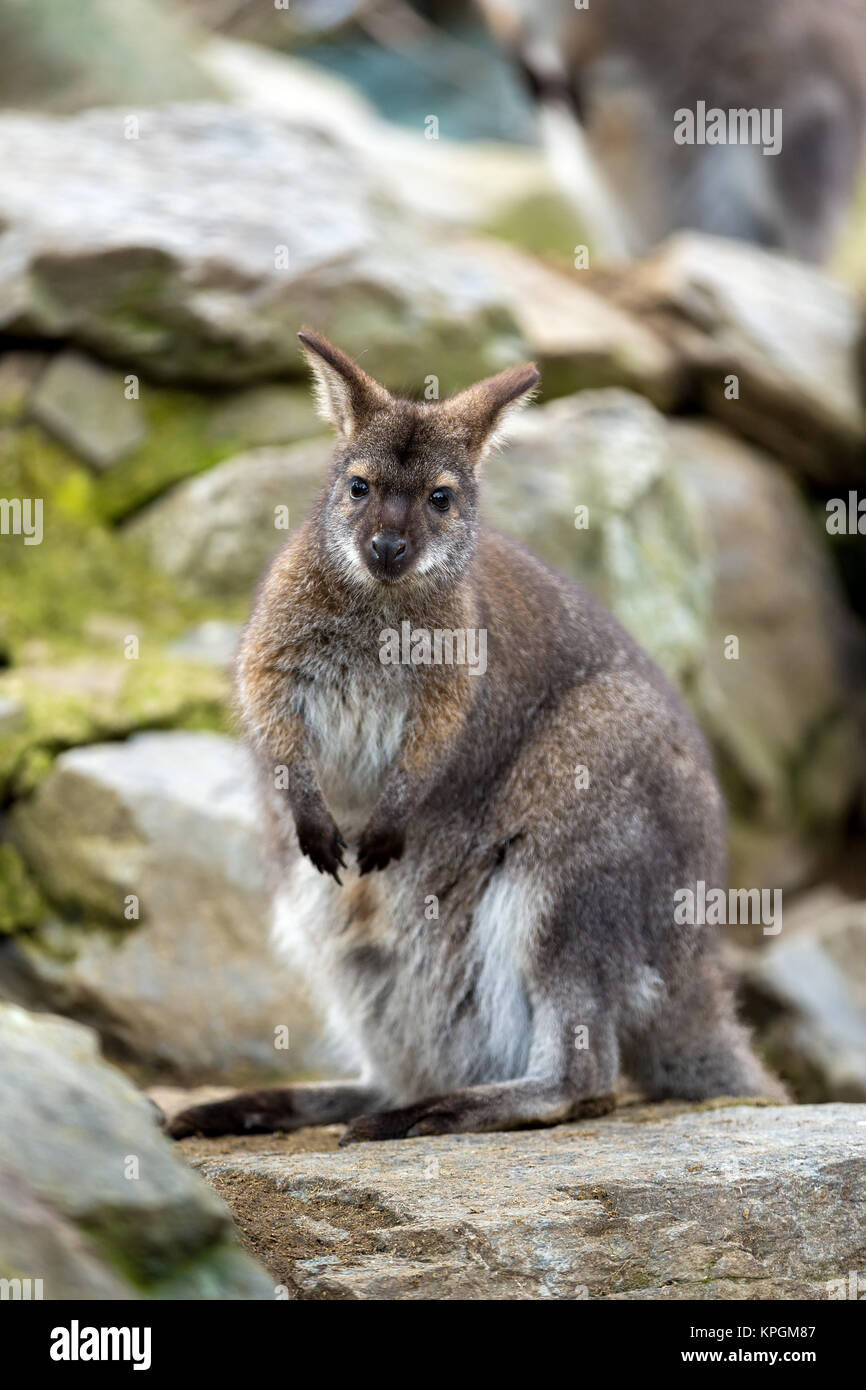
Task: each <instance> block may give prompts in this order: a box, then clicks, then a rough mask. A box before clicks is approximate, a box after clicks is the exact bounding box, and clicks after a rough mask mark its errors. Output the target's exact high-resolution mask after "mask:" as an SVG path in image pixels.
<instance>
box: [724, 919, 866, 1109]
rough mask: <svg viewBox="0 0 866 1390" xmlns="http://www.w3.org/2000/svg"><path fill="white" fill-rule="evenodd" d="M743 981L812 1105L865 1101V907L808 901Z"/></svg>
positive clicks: (788, 1072) (765, 1039)
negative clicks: (795, 921)
mask: <svg viewBox="0 0 866 1390" xmlns="http://www.w3.org/2000/svg"><path fill="white" fill-rule="evenodd" d="M798 918H799V921H800V923H801V925H800V926H799V928H797V927H795V928H794V929H793V930H791V929H789V927H788V925H787V924H786V927H785V930H784V931H783V932H782V933H781V935H780V936H779V937H777V938H775V939H774V940H773V941H772V942H770V943H769V945H768V946H767V948H766V950H764V951H762V952H761V954H760V955H759V956H757V957H756V958H753V959H749V961H748V964H747V965H746V966H745V970H744V979H745V984H746V987H747V989H748V990H749V991H750V993H751V994H752V996H758V999H759V1000H760V1006H761V1010H762V1011H763V1013H764V1015H765V1017H767V1022H766V1024H765V1026H764V1028H763V1029H762V1046H763V1048H764V1051H765V1052H766V1054H767V1056H768V1057H769V1058H770V1060H771V1061H772V1063H773V1065H775V1066H777V1067H778V1068H779V1069H780V1070H781V1071H782V1072H783V1073H784V1075H785V1076H786V1078H788V1079H789V1080H790V1081H791V1082H792V1083H793V1084H794V1085H795V1086H796V1087H797V1092H798V1094H799V1095H800V1096H802V1097H803V1098H805V1099H807V1100H815V1101H826V1100H850V1101H861V1102H863V1101H866V903H862V902H850V901H848V902H846V901H839V902H836V903H830V904H828V903H827V902H826V901H822V899H821V898H820V897H816V895H809V897H807V898H806V899H805V900H804V902H803V905H802V907H801V908H800V910H799V912H798Z"/></svg>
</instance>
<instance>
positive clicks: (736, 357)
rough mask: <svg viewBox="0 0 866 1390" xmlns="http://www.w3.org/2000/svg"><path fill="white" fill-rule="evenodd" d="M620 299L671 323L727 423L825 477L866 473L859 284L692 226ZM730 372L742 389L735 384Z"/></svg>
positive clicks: (846, 478) (815, 476) (636, 273)
mask: <svg viewBox="0 0 866 1390" xmlns="http://www.w3.org/2000/svg"><path fill="white" fill-rule="evenodd" d="M622 299H623V301H624V302H625V303H627V304H629V305H630V306H631V307H633V308H640V309H641V310H642V312H643V313H644V314H646V315H647V316H648V317H649V320H650V322H655V323H656V325H657V326H659V327H662V328H663V329H664V330H665V331H666V333H667V336H668V338H669V340H670V342H671V343H672V345H674V346H675V347H676V349H677V351H678V352H679V353H680V354H681V355H682V357H683V359H684V361H685V362H687V363H688V365H689V367H690V368H691V370H692V371H693V373H694V374H695V378H696V382H697V390H698V394H699V397H700V401H701V404H702V406H703V408H704V409H705V410H706V411H707V412H708V413H709V414H711V415H714V416H716V417H717V418H718V419H719V420H720V421H722V422H723V423H724V424H725V425H727V426H728V428H731V429H735V430H739V431H740V432H741V433H743V434H744V435H746V436H747V437H749V438H751V439H753V440H755V441H756V442H757V443H759V444H762V445H764V446H765V447H766V448H768V449H769V450H771V452H773V453H775V454H776V455H778V457H779V458H780V459H782V460H783V461H784V462H785V463H787V464H788V465H789V466H791V467H792V468H794V469H796V470H797V471H799V472H800V473H802V474H803V475H805V476H806V477H807V478H809V479H810V480H812V481H814V482H816V483H818V484H820V485H823V484H842V483H846V482H850V483H851V484H852V486H853V485H855V484H856V482H857V481H858V480H860V481H862V480H863V478H864V476H866V468H864V462H863V460H864V458H866V452H864V445H866V407H864V398H863V395H862V392H861V388H860V382H859V376H858V369H857V345H858V342H859V340H860V337H861V334H862V332H863V313H862V308H861V306H860V304H859V301H858V298H857V295H856V294H855V293H854V291H853V290H851V289H849V288H847V287H846V286H844V285H842V284H841V283H839V282H838V281H836V280H833V279H831V278H830V277H829V276H828V275H825V274H823V273H822V272H821V271H818V270H815V269H814V268H813V267H811V266H805V265H801V264H800V263H799V262H796V261H793V260H788V259H787V258H786V257H784V256H779V255H775V254H773V253H771V252H769V251H764V250H762V249H759V248H757V247H754V246H747V245H746V244H745V243H741V242H734V241H725V240H722V239H719V238H715V237H705V236H700V235H698V234H696V233H684V234H681V235H678V236H675V237H673V238H672V239H671V240H670V241H668V242H666V243H665V244H664V245H663V246H662V247H661V249H660V250H659V251H658V252H657V253H656V254H654V255H652V256H650V257H649V258H648V259H647V260H645V261H643V262H641V263H639V264H638V265H637V266H636V267H635V269H634V270H633V271H632V272H631V275H630V276H629V277H628V278H627V284H626V291H625V293H624V294H623V295H622ZM732 374H733V375H735V376H736V377H737V378H738V382H739V397H738V398H737V399H733V398H730V399H729V398H728V396H726V391H725V388H726V378H728V377H729V376H730V375H732Z"/></svg>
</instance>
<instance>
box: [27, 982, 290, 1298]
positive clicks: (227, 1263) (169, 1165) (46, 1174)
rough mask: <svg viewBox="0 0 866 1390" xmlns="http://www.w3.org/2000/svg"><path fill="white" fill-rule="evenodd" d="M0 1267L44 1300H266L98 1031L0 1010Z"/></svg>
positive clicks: (210, 1198) (260, 1278)
mask: <svg viewBox="0 0 866 1390" xmlns="http://www.w3.org/2000/svg"><path fill="white" fill-rule="evenodd" d="M0 1050H2V1054H3V1067H2V1070H0V1111H2V1114H3V1126H2V1130H0V1249H2V1255H0V1272H2V1276H3V1277H4V1278H9V1279H21V1280H28V1279H29V1280H36V1279H38V1280H41V1281H42V1284H41V1296H42V1297H44V1298H46V1299H72V1298H88V1299H94V1298H97V1299H105V1298H109V1299H129V1298H153V1297H158V1298H186V1299H202V1298H208V1299H214V1298H215V1299H219V1298H224V1299H230V1298H243V1299H265V1298H272V1297H273V1282H272V1280H271V1279H269V1277H268V1276H267V1275H266V1274H265V1273H264V1271H263V1270H262V1269H261V1267H259V1266H257V1265H256V1264H255V1263H254V1262H253V1261H252V1260H251V1259H250V1258H249V1257H248V1256H247V1255H245V1254H244V1253H243V1251H242V1250H241V1249H240V1248H239V1247H238V1244H237V1242H236V1239H235V1236H234V1232H233V1230H232V1224H231V1220H230V1218H229V1215H228V1213H227V1211H226V1209H225V1207H224V1206H223V1204H222V1203H221V1202H220V1201H218V1200H217V1199H216V1198H215V1197H214V1194H213V1193H212V1192H210V1191H209V1190H208V1189H207V1187H206V1186H205V1185H204V1184H203V1183H202V1182H201V1181H200V1180H199V1179H198V1178H197V1177H196V1176H195V1174H193V1173H192V1172H190V1170H189V1169H188V1168H187V1167H186V1166H185V1165H184V1164H183V1163H182V1162H180V1161H179V1159H178V1157H177V1154H176V1153H175V1152H173V1151H172V1148H171V1146H170V1145H169V1143H168V1142H167V1141H166V1140H165V1139H164V1138H163V1137H162V1135H161V1134H160V1133H159V1131H158V1129H157V1126H156V1124H155V1122H154V1111H153V1108H152V1106H151V1104H150V1102H149V1101H148V1100H147V1098H146V1097H145V1096H143V1095H142V1094H141V1092H139V1091H137V1090H136V1088H135V1087H134V1086H133V1085H132V1084H131V1082H129V1081H128V1080H127V1079H126V1078H125V1077H124V1076H122V1075H121V1073H120V1072H118V1071H116V1070H115V1069H114V1068H113V1067H110V1066H108V1065H107V1064H106V1063H105V1062H103V1061H102V1059H101V1058H100V1056H99V1052H98V1048H97V1044H96V1039H95V1035H94V1034H93V1033H92V1032H91V1031H90V1030H89V1029H86V1028H81V1027H79V1026H78V1025H76V1024H72V1023H69V1022H66V1021H65V1020H61V1019H57V1018H51V1017H47V1016H45V1015H41V1016H34V1015H31V1014H28V1013H26V1012H25V1011H24V1010H23V1009H18V1008H15V1007H11V1006H9V1005H2V1006H0Z"/></svg>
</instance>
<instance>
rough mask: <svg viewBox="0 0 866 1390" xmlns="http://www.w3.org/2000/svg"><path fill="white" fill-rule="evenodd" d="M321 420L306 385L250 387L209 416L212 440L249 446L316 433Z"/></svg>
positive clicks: (237, 393)
mask: <svg viewBox="0 0 866 1390" xmlns="http://www.w3.org/2000/svg"><path fill="white" fill-rule="evenodd" d="M321 430H322V421H321V418H320V417H319V415H318V413H317V411H316V407H315V404H314V401H313V398H312V396H311V395H310V392H309V390H308V389H307V387H306V386H251V387H249V388H248V389H247V390H246V391H236V392H235V393H234V394H233V395H232V396H230V397H229V399H228V400H226V401H224V402H223V403H222V404H220V405H218V406H217V407H216V408H215V410H214V411H213V414H212V415H211V418H210V424H209V433H210V434H211V436H212V437H213V438H214V439H218V440H219V439H229V440H232V441H233V442H234V443H235V444H241V445H243V446H245V447H247V448H253V447H255V446H256V445H259V444H292V443H294V442H295V440H297V439H306V438H307V437H308V436H309V435H311V434H320V433H321Z"/></svg>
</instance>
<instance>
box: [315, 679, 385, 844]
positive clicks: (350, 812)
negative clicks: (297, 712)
mask: <svg viewBox="0 0 866 1390" xmlns="http://www.w3.org/2000/svg"><path fill="white" fill-rule="evenodd" d="M384 669H385V668H383V670H384ZM407 707H408V697H407V692H406V690H405V689H401V686H400V683H399V682H398V681H395V680H388V679H387V677H386V675H383V676H381V677H379V678H378V679H377V681H376V685H375V687H373V686H371V685H368V684H366V683H362V682H357V683H356V684H355V685H353V686H351V687H349V689H348V690H346V689H343V688H341V687H339V686H337V685H326V684H325V683H324V682H321V683H319V684H317V685H316V686H315V687H314V689H313V690H312V691H311V692H310V694H308V695H307V697H306V700H305V707H304V716H305V720H306V723H307V725H308V728H309V730H310V734H311V736H312V740H313V745H314V749H315V756H316V768H317V772H318V775H319V782H320V785H321V788H322V794H323V795H324V798H325V801H326V802H327V804H328V807H329V809H330V811H331V814H332V815H333V817H334V819H335V821H336V822H337V825H338V826H339V827H340V830H341V831H342V833H343V834H344V835H345V836H347V837H349V836H353V837H357V836H358V835H360V833H361V831H362V830H363V829H364V826H365V825H366V823H367V821H368V820H369V817H370V813H371V811H372V810H373V807H374V806H375V804H376V802H377V801H378V799H379V795H380V792H381V790H382V784H383V781H384V778H385V775H386V773H387V771H388V769H389V768H390V766H391V765H392V763H393V762H394V760H395V758H396V757H397V754H398V753H399V750H400V744H401V741H402V738H403V727H404V724H405V720H406V711H407Z"/></svg>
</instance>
